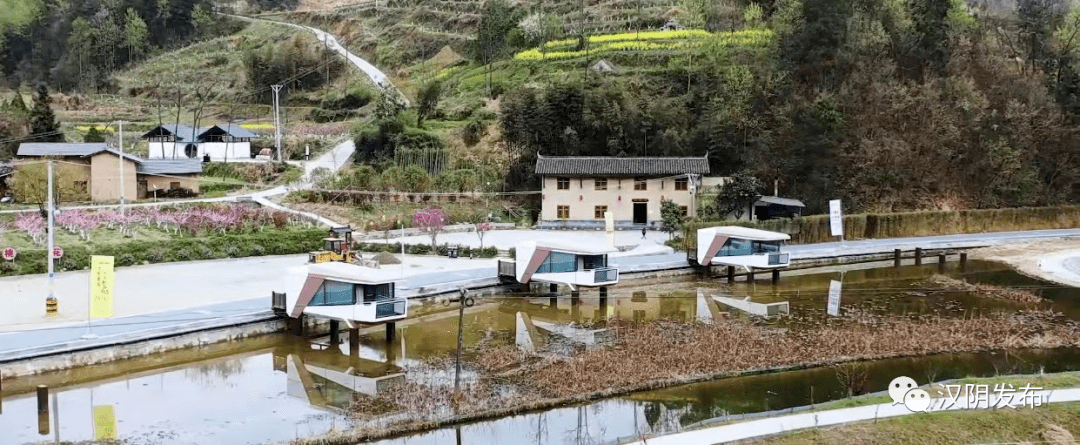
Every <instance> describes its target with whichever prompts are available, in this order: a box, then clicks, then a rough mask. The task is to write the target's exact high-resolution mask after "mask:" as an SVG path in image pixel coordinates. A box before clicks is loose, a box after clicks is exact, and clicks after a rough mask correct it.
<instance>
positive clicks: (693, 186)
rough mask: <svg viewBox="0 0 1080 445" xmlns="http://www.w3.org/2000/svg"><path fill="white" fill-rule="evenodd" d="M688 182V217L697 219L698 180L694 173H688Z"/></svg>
mask: <svg viewBox="0 0 1080 445" xmlns="http://www.w3.org/2000/svg"><path fill="white" fill-rule="evenodd" d="M686 182H687V183H688V184H689V185H690V214H689V215H686V216H687V217H690V218H693V219H697V182H695V181H694V175H691V174H689V173H687V174H686Z"/></svg>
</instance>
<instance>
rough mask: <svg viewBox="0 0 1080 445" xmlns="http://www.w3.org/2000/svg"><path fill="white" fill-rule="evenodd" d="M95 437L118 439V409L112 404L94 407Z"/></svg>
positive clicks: (98, 438)
mask: <svg viewBox="0 0 1080 445" xmlns="http://www.w3.org/2000/svg"><path fill="white" fill-rule="evenodd" d="M94 439H96V440H115V439H116V411H115V410H114V409H113V407H112V405H100V406H95V407H94Z"/></svg>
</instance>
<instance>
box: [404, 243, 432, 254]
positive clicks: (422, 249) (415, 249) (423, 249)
mask: <svg viewBox="0 0 1080 445" xmlns="http://www.w3.org/2000/svg"><path fill="white" fill-rule="evenodd" d="M405 248H406V250H407V251H408V252H409V254H412V255H427V254H428V253H430V252H431V246H429V245H427V244H412V245H406V246H405Z"/></svg>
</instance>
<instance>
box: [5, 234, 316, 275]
mask: <svg viewBox="0 0 1080 445" xmlns="http://www.w3.org/2000/svg"><path fill="white" fill-rule="evenodd" d="M325 237H326V230H324V229H322V228H307V229H293V230H274V229H266V230H263V231H259V232H250V233H235V234H226V235H221V236H199V237H191V238H174V239H170V240H166V241H130V242H127V243H123V244H115V245H109V246H100V247H94V248H93V252H91V248H90V247H86V246H74V247H70V248H65V249H64V257H63V258H60V259H59V260H58V261H56V262H54V268H55V270H57V271H64V270H81V269H85V268H88V267H89V266H90V255H105V256H112V257H114V258H115V264H116V266H133V265H136V264H143V263H163V262H170V261H190V260H212V259H222V258H243V257H250V256H262V255H289V254H298V253H308V252H312V251H315V250H319V249H320V248H322V239H323V238H325ZM0 262H2V264H0V276H4V275H23V274H33V273H45V272H47V271H48V265H47V264H46V258H45V249H34V250H22V251H19V256H18V257H17V258H16V260H15V262H14V264H12V263H11V262H10V261H2V260H0Z"/></svg>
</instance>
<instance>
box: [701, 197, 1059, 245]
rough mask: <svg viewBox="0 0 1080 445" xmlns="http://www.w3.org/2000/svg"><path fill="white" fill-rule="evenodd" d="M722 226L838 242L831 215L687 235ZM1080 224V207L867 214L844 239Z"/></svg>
mask: <svg viewBox="0 0 1080 445" xmlns="http://www.w3.org/2000/svg"><path fill="white" fill-rule="evenodd" d="M723 225H732V226H742V227H752V228H756V229H763V230H771V231H774V232H782V233H786V234H788V235H791V244H810V243H821V242H829V241H836V237H834V236H832V234H831V232H830V230H829V216H828V215H813V216H806V217H799V218H791V219H771V220H767V221H703V222H694V223H690V224H687V225H686V233H685V235H687V236H685V237H684V238H685V239H686V240H687V241H688V242H690V243H693V242H696V241H695V240H696V235H697V230H698V229H701V228H706V227H715V226H723ZM1075 227H1080V206H1060V207H1018V208H1009V209H982V210H959V211H922V212H902V213H867V214H856V215H846V216H844V239H849V240H857V239H874V238H897V237H912V236H933V235H956V234H961V233H983V232H1007V231H1017V230H1042V229H1069V228H1075Z"/></svg>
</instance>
